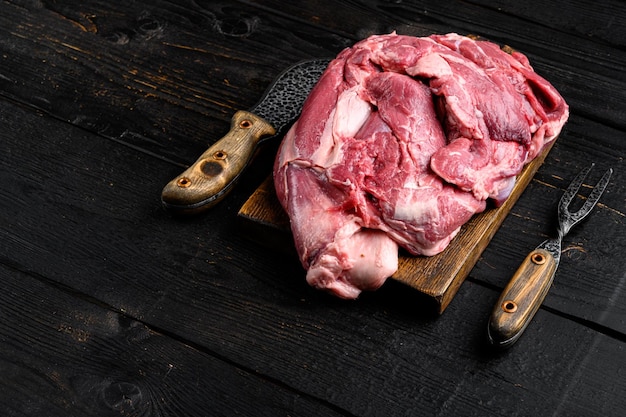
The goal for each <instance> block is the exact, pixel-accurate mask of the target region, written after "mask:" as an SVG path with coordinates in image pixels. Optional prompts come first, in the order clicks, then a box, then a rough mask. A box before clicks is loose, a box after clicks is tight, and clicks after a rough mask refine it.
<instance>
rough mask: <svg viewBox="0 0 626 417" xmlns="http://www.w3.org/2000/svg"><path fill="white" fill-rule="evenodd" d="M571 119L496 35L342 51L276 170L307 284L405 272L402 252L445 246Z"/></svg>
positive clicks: (353, 282)
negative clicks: (498, 42)
mask: <svg viewBox="0 0 626 417" xmlns="http://www.w3.org/2000/svg"><path fill="white" fill-rule="evenodd" d="M567 117H568V107H567V104H566V103H565V101H564V100H563V98H562V97H561V96H560V95H559V93H558V92H557V91H556V90H555V88H554V87H553V86H552V85H550V84H549V83H548V82H547V81H546V80H544V79H543V78H541V77H540V76H539V75H537V74H536V73H535V72H534V71H533V69H532V67H531V66H530V64H529V62H528V60H527V58H526V57H525V56H524V55H522V54H520V53H517V52H513V53H510V54H509V53H505V52H503V51H502V50H501V49H500V48H499V47H498V46H497V45H495V44H493V43H490V42H486V41H477V40H474V39H471V38H468V37H464V36H460V35H457V34H447V35H433V36H430V37H426V38H416V37H410V36H400V35H396V34H395V33H392V34H389V35H377V36H372V37H370V38H368V39H365V40H363V41H361V42H359V43H357V44H355V45H354V46H353V47H351V48H348V49H346V50H344V51H343V52H341V53H340V54H339V55H338V56H337V58H336V59H334V60H333V61H332V62H331V63H330V64H329V66H328V68H327V70H326V71H325V72H324V74H323V75H322V77H321V79H320V81H319V82H318V84H317V85H316V86H315V88H314V89H313V91H312V92H311V94H310V96H309V97H308V99H307V101H306V102H305V104H304V107H303V110H302V113H301V115H300V118H299V119H298V121H297V122H296V123H295V124H294V125H293V127H292V128H291V129H290V130H289V132H288V133H287V134H286V136H285V138H284V139H283V142H282V144H281V147H280V149H279V152H278V156H277V158H276V162H275V166H274V184H275V188H276V193H277V196H278V198H279V200H280V202H281V204H282V205H283V207H284V208H285V210H286V211H287V213H288V215H289V217H290V221H291V228H292V232H293V237H294V242H295V245H296V249H297V251H298V254H299V256H300V260H301V262H302V265H303V266H304V268H305V269H306V270H307V281H308V282H309V284H311V285H313V286H314V287H317V288H320V289H325V290H328V291H330V292H332V293H334V294H335V295H337V296H339V297H343V298H356V297H357V296H358V295H359V294H360V292H361V291H363V290H373V289H376V288H378V287H380V286H381V285H382V283H383V282H384V281H385V279H386V278H388V277H389V276H391V275H392V274H393V273H394V272H395V271H396V269H397V267H398V248H399V247H402V248H404V249H405V250H407V251H408V252H409V253H411V254H413V255H425V256H430V255H435V254H437V253H439V252H441V251H443V250H444V249H445V248H446V247H447V246H448V244H449V243H450V241H451V240H452V239H453V238H454V236H455V235H456V234H457V233H458V232H459V230H460V228H461V226H462V225H463V224H464V223H466V222H467V221H468V220H469V219H470V218H471V217H472V216H473V215H474V214H475V213H479V212H481V211H483V210H485V207H486V201H487V200H488V199H492V200H493V201H494V202H495V204H496V205H499V204H501V203H502V202H503V201H504V200H506V198H507V197H508V195H509V193H510V192H511V189H512V187H513V185H514V183H515V176H516V175H517V174H518V173H519V172H520V171H521V170H522V168H523V166H524V165H525V164H526V163H528V162H530V161H531V160H532V159H533V158H535V157H536V156H537V155H538V154H539V153H541V151H542V149H543V148H544V147H545V146H546V145H547V144H548V143H549V142H551V141H552V140H554V139H555V138H556V136H557V135H558V134H559V132H560V130H561V128H562V126H563V125H564V124H565V122H566V120H567Z"/></svg>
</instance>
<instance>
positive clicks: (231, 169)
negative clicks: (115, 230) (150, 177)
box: [161, 110, 276, 214]
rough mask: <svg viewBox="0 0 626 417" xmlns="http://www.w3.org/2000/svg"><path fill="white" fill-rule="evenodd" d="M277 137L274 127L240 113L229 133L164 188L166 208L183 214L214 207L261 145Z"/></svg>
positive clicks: (236, 116) (262, 120)
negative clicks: (263, 141) (268, 138)
mask: <svg viewBox="0 0 626 417" xmlns="http://www.w3.org/2000/svg"><path fill="white" fill-rule="evenodd" d="M275 133H276V131H275V129H274V127H272V125H270V124H269V123H268V122H267V121H265V120H264V119H262V118H261V117H259V116H257V115H255V114H254V113H250V112H247V111H243V110H240V111H238V112H237V113H235V114H234V115H233V117H232V120H231V124H230V130H229V131H228V133H227V134H226V135H225V136H224V137H222V138H221V139H220V140H218V141H217V142H215V143H214V144H213V145H212V146H211V147H210V148H209V149H207V150H206V151H205V152H204V153H203V154H202V155H201V156H200V157H199V158H198V160H197V161H196V162H195V163H194V164H193V165H191V166H190V167H189V168H187V169H186V170H185V171H184V172H183V173H182V174H180V175H179V176H177V177H176V178H174V179H173V180H171V181H170V182H169V183H168V184H167V185H166V186H165V187H164V188H163V191H162V192H161V201H162V202H163V205H164V206H165V207H166V208H168V209H170V210H172V211H175V212H178V213H183V214H191V213H196V212H199V211H203V210H206V209H208V208H211V207H213V206H214V205H215V204H217V203H218V202H220V201H221V200H222V199H223V198H224V197H225V196H226V195H227V194H228V192H229V191H230V190H231V189H232V186H233V185H234V184H235V183H236V181H237V179H238V178H239V176H240V174H241V173H242V172H243V170H244V169H245V168H246V166H247V165H248V163H249V162H250V160H251V159H252V156H253V154H254V151H255V149H256V147H257V145H258V143H259V141H260V140H261V139H263V138H264V137H267V136H271V135H274V134H275Z"/></svg>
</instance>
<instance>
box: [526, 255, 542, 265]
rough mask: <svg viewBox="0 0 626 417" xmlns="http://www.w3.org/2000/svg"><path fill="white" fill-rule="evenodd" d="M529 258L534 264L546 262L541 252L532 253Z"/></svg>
mask: <svg viewBox="0 0 626 417" xmlns="http://www.w3.org/2000/svg"><path fill="white" fill-rule="evenodd" d="M530 260H531V261H533V263H534V264H536V265H543V264H545V263H546V257H545V256H543V254H542V253H533V255H532V256H531V257H530Z"/></svg>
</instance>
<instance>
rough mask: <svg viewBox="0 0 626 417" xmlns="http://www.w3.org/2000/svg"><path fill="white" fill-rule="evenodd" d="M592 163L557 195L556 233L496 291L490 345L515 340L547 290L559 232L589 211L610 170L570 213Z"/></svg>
mask: <svg viewBox="0 0 626 417" xmlns="http://www.w3.org/2000/svg"><path fill="white" fill-rule="evenodd" d="M593 166H594V164H591V166H589V167H588V168H585V169H583V170H582V171H581V172H580V173H579V174H578V175H577V176H576V178H574V180H573V181H572V183H571V184H570V185H569V187H567V190H565V193H564V194H563V196H562V197H561V200H560V202H559V206H558V221H559V226H558V234H557V237H555V238H551V239H548V240H546V241H544V242H543V243H541V244H540V245H539V246H537V248H536V249H535V250H533V251H532V252H530V253H529V254H528V256H527V257H526V259H524V262H522V264H521V265H520V267H519V269H518V270H517V272H515V275H513V278H511V281H509V283H508V284H507V286H506V287H505V288H504V291H503V292H502V294H501V295H500V298H499V299H498V302H497V303H496V305H495V306H494V308H493V311H492V313H491V317H490V319H489V324H488V327H487V334H488V336H489V341H490V342H491V344H492V345H494V346H497V347H500V348H507V347H510V346H511V345H512V344H513V343H515V342H516V341H517V339H519V337H520V336H521V335H522V333H523V332H524V330H526V327H527V326H528V323H530V321H531V320H532V318H533V317H534V315H535V313H536V312H537V310H538V309H539V306H540V305H541V303H542V302H543V300H544V298H545V297H546V295H547V294H548V291H549V289H550V286H551V285H552V281H553V280H554V274H555V272H556V269H557V267H558V265H559V260H560V258H561V241H562V239H563V236H565V235H566V234H567V232H569V230H570V229H571V228H572V227H573V226H574V225H576V224H578V223H579V222H580V221H581V220H582V219H584V218H585V217H587V215H588V214H589V213H590V212H591V210H592V209H593V207H594V206H595V205H596V203H597V202H598V200H599V199H600V196H601V195H602V193H603V192H604V190H605V188H606V186H607V185H608V183H609V179H610V178H611V174H612V173H613V170H612V169H609V170H608V171H607V172H606V173H605V174H604V176H603V177H602V178H601V179H600V181H599V182H598V183H597V184H596V186H595V187H593V189H592V190H591V193H590V194H589V197H587V200H586V201H585V203H584V204H583V205H582V207H581V208H580V209H579V210H578V211H576V212H574V213H572V212H570V211H569V205H570V203H571V202H572V200H573V199H574V197H576V194H577V193H578V190H579V189H580V187H581V186H582V184H583V181H584V179H585V177H587V174H589V171H591V168H593Z"/></svg>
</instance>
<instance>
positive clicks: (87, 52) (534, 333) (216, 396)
mask: <svg viewBox="0 0 626 417" xmlns="http://www.w3.org/2000/svg"><path fill="white" fill-rule="evenodd" d="M490 4H491V3H489V4H487V3H485V2H483V3H478V2H473V3H472V2H455V1H453V2H438V1H437V2H435V1H414V2H396V1H386V0H360V1H333V2H329V1H323V0H316V1H311V2H277V1H274V0H256V1H215V2H196V1H185V2H177V3H173V2H167V1H156V2H148V1H145V0H139V1H134V2H118V3H115V4H112V3H110V2H104V1H98V0H88V1H84V2H80V4H77V2H54V1H48V0H41V1H34V0H32V1H31V0H19V1H11V0H9V1H4V2H0V126H1V127H2V129H0V149H1V150H2V152H0V185H1V186H0V283H1V285H2V291H0V317H1V320H0V352H1V355H0V356H1V357H2V359H1V360H0V370H2V372H0V409H2V412H3V415H7V416H11V417H12V416H34V415H36V416H40V415H51V416H57V415H58V416H61V415H63V416H67V415H69V416H74V415H75V416H81V417H83V416H84V417H87V416H92V415H93V416H113V415H120V414H122V412H121V410H123V411H124V413H126V415H143V416H148V415H150V416H157V415H158V416H162V417H166V416H167V417H169V416H188V415H218V416H219V415H233V414H237V413H239V414H247V415H284V416H287V415H319V416H326V415H328V416H336V415H342V416H361V415H362V416H365V415H367V416H389V415H398V416H401V415H438V416H453V415H454V416H457V415H464V416H489V415H494V416H496V415H518V416H526V415H528V416H535V415H546V414H547V415H555V416H571V415H587V416H603V417H606V416H621V415H622V414H623V410H624V408H625V406H626V404H624V396H623V392H624V391H625V390H626V387H625V386H624V378H623V375H622V373H623V369H624V363H623V360H622V358H623V351H624V347H625V343H626V338H625V336H624V335H625V334H626V329H625V328H624V320H623V317H624V314H625V308H626V307H625V306H626V293H625V292H624V288H626V287H625V286H624V282H625V280H626V276H625V275H624V271H626V265H625V262H626V261H625V260H624V259H623V257H621V256H619V254H620V253H621V252H620V251H621V250H622V249H623V248H624V247H626V242H625V241H624V239H625V236H626V222H625V221H624V219H625V214H624V207H626V189H625V188H624V187H625V186H626V178H625V177H624V172H626V171H625V170H624V161H623V157H624V154H625V152H626V148H625V146H626V142H625V141H624V140H623V137H624V131H625V129H624V126H625V125H626V114H625V113H624V108H623V103H624V96H623V94H624V91H626V89H625V88H623V87H624V78H623V75H622V68H623V67H624V65H623V64H624V58H625V55H624V51H623V48H622V46H621V44H620V42H623V36H619V35H620V34H621V33H622V32H620V31H623V28H622V27H621V26H619V25H617V24H616V22H617V21H618V20H619V18H620V16H622V15H623V13H624V10H625V8H624V6H623V5H621V4H620V3H612V2H577V1H576V2H572V6H571V7H570V6H564V5H562V4H560V3H558V2H557V3H554V5H553V4H552V3H550V4H546V3H545V2H542V3H538V2H533V1H530V2H525V3H519V4H517V3H516V4H513V3H505V2H501V3H498V4H496V5H494V6H493V7H492V6H491V5H490ZM604 6H610V7H604ZM581 24H582V25H583V26H578V25H581ZM575 26H576V27H584V29H583V31H581V30H579V29H575ZM388 29H389V30H392V29H397V30H399V31H404V32H405V33H410V34H426V33H428V32H432V31H437V32H444V31H445V32H447V31H457V32H460V33H478V34H480V35H483V36H485V37H488V38H490V39H494V40H495V41H497V42H500V43H506V44H509V45H512V46H514V47H516V48H517V49H519V50H521V51H524V52H527V53H529V56H530V57H531V59H532V60H533V62H534V63H536V65H535V68H536V69H537V70H539V71H540V73H541V74H542V75H544V76H545V77H546V78H547V79H549V80H550V81H552V82H554V83H555V84H556V85H557V87H558V88H559V90H561V91H562V92H563V93H564V95H565V97H566V99H567V100H568V102H569V104H570V105H571V108H572V117H571V118H570V121H569V123H568V125H567V126H566V128H565V130H564V131H563V133H562V135H561V137H560V138H559V140H558V142H557V143H556V145H555V146H554V148H553V149H552V150H551V152H550V154H549V155H548V157H547V159H546V162H545V163H544V165H542V167H541V168H540V169H539V170H538V172H537V174H536V175H535V177H534V179H533V181H532V182H531V183H530V184H529V186H528V187H527V189H526V191H525V192H524V193H523V194H522V196H521V197H520V199H519V200H518V202H517V203H516V205H515V207H514V208H513V209H512V211H511V213H510V215H509V216H507V218H506V219H505V221H504V223H503V224H502V226H501V227H500V229H499V230H498V232H497V233H496V234H495V236H494V238H493V239H492V241H491V243H490V244H489V246H488V247H487V248H486V250H485V251H484V252H483V254H482V256H481V258H480V259H479V261H478V262H477V264H476V266H475V267H474V269H473V270H472V271H471V272H470V275H469V278H468V280H467V281H466V282H465V284H464V285H463V286H462V287H461V289H460V290H459V292H458V293H457V295H456V297H455V300H454V303H451V304H450V305H449V307H448V309H447V310H446V314H444V315H442V316H436V315H435V316H433V314H432V313H431V311H430V309H428V308H427V307H426V306H425V305H424V304H425V303H424V301H425V300H424V299H423V298H421V297H420V296H419V295H418V294H417V293H416V292H415V291H407V290H406V287H405V286H403V285H400V284H397V283H395V282H390V283H389V284H388V285H385V286H384V287H383V288H382V289H381V290H380V291H378V292H376V293H373V294H366V295H364V297H363V298H361V299H360V300H358V301H356V302H350V303H346V302H343V301H340V300H336V299H334V298H331V297H328V296H326V295H324V294H320V293H319V292H317V291H314V290H312V289H310V288H308V287H307V285H306V283H305V282H304V281H303V280H302V279H301V278H300V277H301V276H302V275H301V274H302V269H301V266H300V265H299V263H298V262H297V261H296V260H295V258H294V257H293V256H291V255H285V254H283V253H278V252H277V251H276V250H274V249H273V248H267V247H263V246H260V245H258V244H256V243H252V242H250V240H249V237H248V236H247V235H246V234H245V233H244V230H243V229H241V228H240V225H239V224H238V217H237V211H238V209H239V207H241V205H242V204H243V203H244V202H245V201H246V200H247V198H248V197H249V195H250V194H251V193H252V192H253V191H254V190H255V189H256V188H257V186H258V185H259V183H260V182H261V181H262V180H263V179H264V178H266V177H267V175H268V174H269V173H270V169H271V161H272V150H273V148H272V147H271V146H265V147H264V148H265V150H264V151H263V152H261V153H260V154H259V156H258V157H257V160H256V161H255V162H254V164H253V166H252V167H251V169H250V170H249V171H248V172H247V173H246V174H245V175H244V177H242V180H241V182H240V184H239V186H238V187H237V188H236V189H235V190H234V191H233V192H232V193H231V194H230V195H229V196H228V197H227V198H226V199H225V200H224V201H223V202H222V203H221V204H219V205H218V206H216V207H215V208H214V209H213V210H212V211H211V212H210V213H207V214H206V215H203V216H200V217H198V218H195V219H192V220H191V219H190V220H181V219H177V218H172V217H170V216H169V215H168V214H167V213H166V212H165V211H164V210H163V209H162V208H161V206H160V202H159V195H160V191H161V189H162V188H163V186H164V184H165V183H166V182H167V181H169V179H171V178H172V177H173V176H174V175H176V174H178V173H179V172H180V171H181V168H182V167H183V166H185V165H188V164H189V163H191V162H193V161H194V160H195V159H196V158H197V156H198V155H199V154H200V153H201V152H202V151H204V150H205V149H206V148H207V145H208V144H210V143H212V142H214V141H215V140H216V139H217V138H218V137H221V136H222V135H223V134H224V133H226V131H227V130H228V124H229V120H230V117H231V115H232V114H233V113H234V110H235V109H241V108H244V109H245V108H248V107H249V106H251V105H253V104H254V103H255V102H256V101H257V100H258V98H259V97H260V95H261V94H262V93H263V91H264V90H265V88H266V87H267V85H268V84H269V83H270V82H271V80H272V79H273V78H274V77H275V76H276V75H278V74H279V73H280V71H281V70H282V69H283V68H285V67H286V66H288V65H290V64H291V63H293V62H296V61H299V60H301V59H305V58H310V57H319V56H334V55H336V53H337V52H339V50H341V49H342V48H344V47H346V46H348V45H350V44H351V43H353V42H354V41H355V40H357V39H359V38H360V37H362V36H364V35H366V34H371V33H372V32H379V31H380V32H382V31H387V30H388ZM268 145H271V144H268ZM591 161H595V162H596V163H597V170H598V172H603V171H604V170H605V169H606V168H608V167H609V166H612V167H613V168H614V170H615V172H614V177H613V179H612V181H611V184H609V188H608V189H607V191H606V193H605V194H604V195H603V197H602V199H601V201H600V204H599V205H598V207H596V209H595V210H594V213H593V214H592V215H591V216H590V217H589V219H588V220H586V222H585V223H584V224H581V225H580V226H577V228H576V229H575V230H572V232H571V234H570V235H568V237H567V241H566V242H564V249H565V251H564V254H563V259H562V263H561V265H560V267H559V271H558V272H557V276H556V278H555V285H554V287H553V288H552V290H551V292H550V293H549V294H548V297H547V299H546V302H545V304H544V305H545V307H544V308H541V309H540V310H539V312H538V313H537V316H536V317H535V320H534V321H533V322H532V324H531V327H529V329H528V330H527V332H526V333H525V335H524V336H523V337H522V339H521V340H520V341H519V342H518V343H517V344H516V346H515V347H514V348H513V349H512V350H511V351H510V352H508V353H507V354H505V355H496V354H494V353H493V352H490V351H489V350H488V349H487V348H486V345H485V327H486V320H487V317H488V315H489V312H490V310H491V307H492V305H493V303H494V302H495V301H496V299H497V297H498V293H499V291H500V289H501V288H502V287H503V286H504V285H505V283H506V282H507V281H508V279H509V278H510V276H511V274H512V272H513V271H514V270H515V268H516V267H517V266H518V265H519V263H520V262H521V260H522V258H523V256H524V254H525V253H527V252H528V251H529V250H530V249H532V248H533V247H535V246H536V245H537V244H538V243H539V242H541V241H542V240H543V239H544V238H545V237H546V236H548V235H550V234H551V233H552V232H553V230H554V228H553V227H554V209H555V206H556V202H557V201H558V199H559V198H560V196H561V194H562V191H563V189H564V187H565V186H566V185H567V184H568V183H569V181H570V180H571V178H572V176H573V175H574V174H575V173H576V172H578V171H579V170H580V169H581V168H583V167H585V166H588V164H589V163H590V162H591ZM594 179H595V177H593V174H592V177H591V178H590V183H594ZM134 332H137V333H134ZM136 334H139V335H140V336H142V335H146V334H147V335H148V336H149V337H148V338H147V339H145V340H144V339H142V338H141V337H139V338H137V337H133V335H136ZM85 340H86V341H85ZM169 364H172V365H174V367H173V368H170V367H169ZM170 369H171V371H170ZM168 372H169V374H168ZM165 375H167V378H165ZM81 381H82V383H81ZM115 382H119V383H120V384H119V385H115V384H114V383H115ZM128 383H130V384H131V385H129V384H128ZM106 384H109V385H106ZM132 384H134V386H138V387H140V392H141V401H137V398H138V396H137V392H138V391H136V390H134V388H133V385H132ZM109 386H110V387H112V388H111V389H110V391H108V392H109V394H110V395H107V396H104V397H103V396H101V395H99V393H101V392H103V391H102V388H105V387H109ZM94 387H96V388H94ZM115 394H117V396H116V395H115ZM120 396H121V398H122V399H123V401H117V402H116V399H119V398H120ZM102 398H106V399H107V401H108V403H109V404H117V409H114V408H111V407H108V408H106V407H104V406H103V404H104V403H103V402H102ZM148 399H150V400H151V401H152V402H151V405H148V403H147V400H148ZM133 401H134V402H133ZM132 404H141V406H142V407H143V408H140V407H138V408H137V409H136V410H134V411H131V410H130V409H129V408H124V407H127V406H129V405H132ZM42 410H43V411H42ZM133 412H134V414H133Z"/></svg>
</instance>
